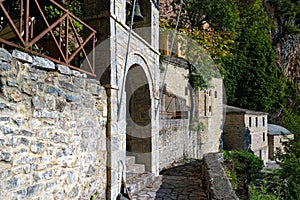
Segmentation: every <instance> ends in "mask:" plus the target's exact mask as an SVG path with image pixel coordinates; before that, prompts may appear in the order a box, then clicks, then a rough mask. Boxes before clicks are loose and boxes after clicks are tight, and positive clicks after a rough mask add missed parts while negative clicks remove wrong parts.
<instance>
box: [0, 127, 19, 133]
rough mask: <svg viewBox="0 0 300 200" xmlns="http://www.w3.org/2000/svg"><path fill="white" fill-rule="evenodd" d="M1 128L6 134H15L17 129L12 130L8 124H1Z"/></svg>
mask: <svg viewBox="0 0 300 200" xmlns="http://www.w3.org/2000/svg"><path fill="white" fill-rule="evenodd" d="M0 130H1V131H2V133H3V134H4V135H9V134H15V131H14V130H12V129H11V128H10V127H7V126H1V127H0Z"/></svg>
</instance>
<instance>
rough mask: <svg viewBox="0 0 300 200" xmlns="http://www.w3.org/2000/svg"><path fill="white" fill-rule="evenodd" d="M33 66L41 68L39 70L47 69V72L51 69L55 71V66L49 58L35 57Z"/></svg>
mask: <svg viewBox="0 0 300 200" xmlns="http://www.w3.org/2000/svg"><path fill="white" fill-rule="evenodd" d="M31 66H33V67H39V68H42V69H46V70H49V69H51V70H54V69H55V65H54V63H53V62H52V61H50V60H49V59H47V58H42V57H37V56H34V57H33V62H32V65H31Z"/></svg>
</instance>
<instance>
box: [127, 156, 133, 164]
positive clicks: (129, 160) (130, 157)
mask: <svg viewBox="0 0 300 200" xmlns="http://www.w3.org/2000/svg"><path fill="white" fill-rule="evenodd" d="M133 164H135V156H126V166H129V165H133Z"/></svg>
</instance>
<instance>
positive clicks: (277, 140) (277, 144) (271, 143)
mask: <svg viewBox="0 0 300 200" xmlns="http://www.w3.org/2000/svg"><path fill="white" fill-rule="evenodd" d="M289 139H290V140H292V139H294V135H293V134H290V135H268V151H269V152H268V153H269V159H272V160H273V159H275V153H276V150H277V149H280V150H281V151H283V152H284V149H283V145H282V142H285V141H288V140H289Z"/></svg>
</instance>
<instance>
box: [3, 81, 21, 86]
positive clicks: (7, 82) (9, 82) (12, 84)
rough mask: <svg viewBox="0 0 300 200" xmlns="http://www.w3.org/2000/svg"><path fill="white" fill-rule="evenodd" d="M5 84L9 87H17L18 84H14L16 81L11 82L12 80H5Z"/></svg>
mask: <svg viewBox="0 0 300 200" xmlns="http://www.w3.org/2000/svg"><path fill="white" fill-rule="evenodd" d="M6 84H7V85H8V86H10V87H18V86H19V84H18V83H17V82H16V81H13V80H9V79H8V80H6Z"/></svg>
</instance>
